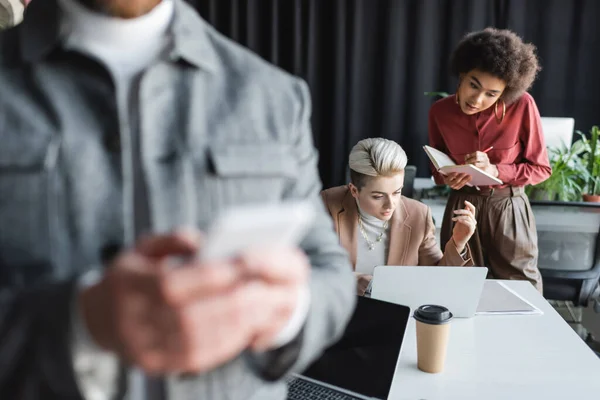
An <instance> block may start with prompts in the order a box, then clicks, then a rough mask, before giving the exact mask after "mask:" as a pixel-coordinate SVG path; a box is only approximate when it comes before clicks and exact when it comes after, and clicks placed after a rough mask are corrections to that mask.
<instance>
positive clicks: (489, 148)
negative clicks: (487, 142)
mask: <svg viewBox="0 0 600 400" xmlns="http://www.w3.org/2000/svg"><path fill="white" fill-rule="evenodd" d="M493 148H494V146H490V147H488V148H487V149H485V150H484V151H482V153H487V152H488V151H490V150H492V149H493ZM474 187H475V189H477V190H481V189H479V186H474Z"/></svg>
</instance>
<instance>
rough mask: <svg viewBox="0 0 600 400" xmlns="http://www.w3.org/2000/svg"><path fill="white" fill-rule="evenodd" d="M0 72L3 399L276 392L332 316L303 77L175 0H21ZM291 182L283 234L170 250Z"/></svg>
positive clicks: (344, 312) (340, 285)
mask: <svg viewBox="0 0 600 400" xmlns="http://www.w3.org/2000/svg"><path fill="white" fill-rule="evenodd" d="M0 87H1V88H2V90H1V91H0V143H2V145H1V146H0V285H1V286H0V287H1V289H0V290H1V292H0V310H1V313H0V338H1V339H2V340H1V341H0V365H1V366H2V367H1V368H0V394H1V395H2V398H18V399H44V400H47V399H67V398H68V399H75V398H80V397H82V396H83V397H85V398H88V399H108V398H115V397H116V398H124V397H125V396H126V398H129V399H133V400H142V399H143V400H146V399H165V398H171V399H177V400H178V399H188V398H189V399H221V398H223V399H249V398H252V399H261V400H262V399H267V400H268V399H283V398H284V397H285V384H284V383H283V382H279V383H275V384H273V383H269V384H267V381H278V380H279V379H280V378H281V377H282V376H284V375H285V374H287V373H289V372H290V371H298V370H300V369H302V368H303V367H305V366H306V365H307V364H308V363H310V361H312V360H313V359H315V358H316V357H317V356H318V355H319V354H320V352H321V351H322V349H323V348H325V347H326V346H327V345H329V344H330V343H332V341H334V340H335V339H336V337H338V336H339V335H340V334H341V333H342V331H343V328H344V325H345V323H346V322H347V319H348V318H349V316H350V313H351V309H352V305H353V291H354V283H353V277H352V275H351V270H350V266H349V263H348V260H347V256H346V254H345V253H344V251H343V250H342V249H341V247H340V246H339V245H338V241H337V238H336V236H335V234H334V232H333V230H332V226H331V222H330V219H329V218H328V217H327V216H326V214H325V213H324V210H323V208H322V205H321V202H320V199H319V197H318V194H319V190H320V181H319V178H318V173H317V156H316V151H315V149H314V147H313V144H312V138H311V132H310V123H309V118H310V101H309V94H308V90H307V87H306V85H305V84H304V83H303V82H302V81H300V80H298V79H296V78H294V77H292V76H289V75H287V74H286V73H284V72H282V71H280V70H279V69H277V68H275V67H273V66H270V65H268V64H267V63H266V62H264V61H262V60H261V59H259V58H258V57H257V56H255V55H253V54H251V53H250V52H248V51H247V50H245V49H243V48H241V47H240V46H238V45H236V44H234V43H232V42H230V41H228V40H227V39H225V38H224V37H223V36H221V35H219V34H218V33H217V32H216V31H215V30H214V29H213V28H212V27H210V26H209V25H207V24H206V23H205V22H204V21H203V20H202V19H201V18H200V17H199V16H198V15H197V14H196V13H195V11H194V10H192V9H191V8H190V7H189V6H188V5H186V4H185V3H184V1H183V0H162V1H161V0H79V1H78V0H38V1H34V2H32V3H31V4H30V5H29V7H28V10H27V16H26V18H25V20H24V22H23V23H22V24H21V25H20V26H19V27H17V28H15V29H12V30H8V31H6V32H4V33H2V34H1V35H0ZM294 199H295V200H309V201H311V202H312V203H313V204H314V207H315V208H316V209H317V213H318V217H317V218H316V220H315V222H314V224H313V225H312V227H311V230H310V232H309V234H308V235H307V236H306V238H305V239H304V240H303V242H302V243H301V246H300V248H298V249H296V248H290V249H280V250H277V251H275V250H267V251H262V252H260V253H258V254H257V253H254V254H253V253H249V254H243V255H241V257H240V258H239V259H236V260H228V261H226V260H223V261H221V262H216V263H212V264H214V265H202V264H199V263H198V262H192V261H190V262H188V263H187V264H184V265H182V266H180V267H179V268H170V267H169V264H168V263H169V261H170V260H172V258H173V256H190V255H193V254H196V253H197V252H198V251H201V250H202V244H201V234H200V232H199V231H200V230H205V229H206V227H207V226H208V225H209V224H210V222H211V221H212V220H213V218H214V215H215V214H217V213H218V212H220V211H222V210H224V209H226V208H228V207H230V206H235V205H241V204H246V203H275V202H280V201H283V200H294ZM184 228H185V229H184ZM183 259H190V257H184V258H183ZM242 355H243V356H242ZM140 370H141V371H143V373H140ZM157 377H160V378H157Z"/></svg>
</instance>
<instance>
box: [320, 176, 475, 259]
mask: <svg viewBox="0 0 600 400" xmlns="http://www.w3.org/2000/svg"><path fill="white" fill-rule="evenodd" d="M321 197H323V202H324V203H325V207H326V208H327V210H328V211H329V214H330V215H331V217H332V218H333V222H334V225H335V230H336V232H337V234H338V237H339V239H340V243H341V245H342V246H344V247H345V248H346V250H347V251H348V253H350V259H351V261H352V267H353V269H354V270H356V240H357V225H358V224H357V222H358V207H357V206H356V201H355V199H354V198H353V197H352V194H351V193H350V188H349V187H348V186H338V187H334V188H331V189H327V190H323V191H322V192H321ZM389 234H390V246H389V253H388V256H387V265H407V266H415V265H423V266H432V265H452V266H472V265H473V261H472V259H471V251H470V249H469V248H468V245H467V255H466V257H465V258H466V260H465V259H463V258H462V257H461V256H460V254H459V253H458V251H457V250H456V246H455V245H454V241H452V240H450V241H449V242H448V243H447V244H446V249H445V252H444V253H442V251H441V250H440V246H439V245H438V243H437V241H436V240H435V226H434V225H433V219H432V218H431V210H430V208H429V207H428V206H426V205H425V204H423V203H421V202H419V201H416V200H412V199H409V198H407V197H404V196H402V200H401V201H400V204H398V207H397V208H396V211H394V215H393V216H392V219H391V221H390V233H389Z"/></svg>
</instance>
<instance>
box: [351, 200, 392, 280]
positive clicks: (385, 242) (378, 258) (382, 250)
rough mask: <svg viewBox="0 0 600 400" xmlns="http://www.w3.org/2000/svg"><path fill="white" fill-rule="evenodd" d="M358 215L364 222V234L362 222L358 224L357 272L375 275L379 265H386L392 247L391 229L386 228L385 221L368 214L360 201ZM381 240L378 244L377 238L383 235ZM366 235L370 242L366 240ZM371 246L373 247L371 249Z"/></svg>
mask: <svg viewBox="0 0 600 400" xmlns="http://www.w3.org/2000/svg"><path fill="white" fill-rule="evenodd" d="M356 205H357V207H358V215H359V218H360V219H361V220H362V226H363V228H364V231H365V232H364V233H363V232H362V231H361V226H360V225H361V224H360V221H358V222H357V227H356V230H357V233H358V238H357V240H356V268H355V271H356V272H357V273H359V274H367V275H373V270H374V269H375V267H376V266H378V265H386V263H387V255H388V251H389V246H390V235H389V232H390V227H389V224H388V226H385V221H382V220H380V219H379V218H377V217H374V216H372V215H369V214H367V213H366V212H365V211H364V210H363V209H362V208H360V205H359V204H358V201H357V202H356ZM382 233H383V235H382V236H381V240H380V241H379V242H377V241H376V240H377V237H378V236H379V235H380V234H382ZM365 234H366V236H367V238H368V240H369V242H370V243H369V242H367V239H365ZM369 244H371V245H372V246H373V248H372V249H371V248H370V247H369Z"/></svg>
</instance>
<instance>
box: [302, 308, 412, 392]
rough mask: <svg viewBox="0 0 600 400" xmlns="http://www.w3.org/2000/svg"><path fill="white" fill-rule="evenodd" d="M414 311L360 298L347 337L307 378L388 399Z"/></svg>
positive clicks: (309, 369) (344, 337)
mask: <svg viewBox="0 0 600 400" xmlns="http://www.w3.org/2000/svg"><path fill="white" fill-rule="evenodd" d="M409 317H410V309H409V308H408V307H405V306H400V305H396V304H392V303H387V302H383V301H379V300H374V299H370V298H366V297H358V304H357V305H356V309H355V310H354V314H353V316H352V319H351V320H350V323H349V324H348V326H347V328H346V331H345V332H344V335H343V337H342V338H341V339H340V340H339V341H338V342H337V343H336V344H334V345H333V346H331V347H330V348H328V349H327V350H326V351H325V353H324V354H323V356H321V358H319V359H318V360H317V361H315V362H314V363H313V364H312V365H311V366H310V367H309V368H308V369H307V370H306V372H304V373H303V375H305V376H308V377H309V378H312V379H316V380H319V381H321V382H325V383H328V384H330V385H335V386H339V387H341V388H344V389H346V390H351V391H353V392H356V393H359V394H362V395H364V396H369V397H377V398H379V399H386V398H387V396H388V394H389V392H390V388H391V386H392V380H393V379H394V372H395V370H396V363H397V361H398V356H399V355H400V348H401V346H402V339H403V338H404V331H405V329H406V325H407V324H408V318H409Z"/></svg>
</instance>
